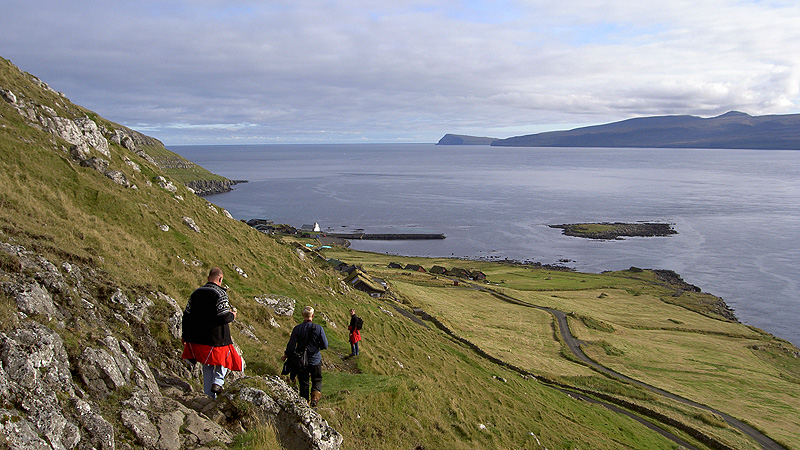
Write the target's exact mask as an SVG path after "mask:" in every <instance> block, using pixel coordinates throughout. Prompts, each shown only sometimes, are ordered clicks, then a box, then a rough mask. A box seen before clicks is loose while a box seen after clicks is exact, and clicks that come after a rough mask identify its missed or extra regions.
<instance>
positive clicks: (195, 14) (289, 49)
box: [0, 0, 800, 145]
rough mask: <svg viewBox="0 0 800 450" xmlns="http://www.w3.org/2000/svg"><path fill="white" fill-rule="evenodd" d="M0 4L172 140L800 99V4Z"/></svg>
mask: <svg viewBox="0 0 800 450" xmlns="http://www.w3.org/2000/svg"><path fill="white" fill-rule="evenodd" d="M3 4H4V6H3V14H1V15H0V56H2V57H4V58H7V59H10V60H11V61H12V62H13V63H14V64H16V65H17V66H19V67H20V68H21V69H22V70H25V71H27V72H30V73H32V74H34V75H37V76H38V77H40V78H41V79H42V80H43V81H45V82H47V83H48V84H50V86H51V87H53V88H54V89H56V90H58V91H61V92H64V93H65V94H66V95H67V97H69V98H70V99H71V100H72V101H73V102H75V103H77V104H80V105H82V106H84V107H86V108H89V109H91V110H93V111H95V112H97V113H98V114H100V115H101V116H103V117H105V118H107V119H110V120H113V121H115V122H118V123H121V124H123V125H126V126H129V127H131V128H134V129H136V130H139V131H142V132H144V133H146V134H149V135H151V136H154V137H156V138H158V139H161V140H162V141H164V142H165V143H167V144H172V145H175V144H235V143H295V142H296V143H312V142H320V143H325V142H436V141H437V140H438V139H439V138H440V137H441V136H442V135H444V134H445V133H457V134H470V135H479V136H493V137H509V136H515V135H522V134H530V133H535V132H540V131H548V130H557V129H568V128H574V127H577V126H581V125H591V124H598V123H606V122H611V121H615V120H622V119H627V118H630V117H638V116H650V115H665V114H692V115H698V116H704V117H707V116H713V115H718V114H722V113H724V112H726V111H729V110H740V111H744V112H747V113H749V114H753V115H758V114H788V113H797V112H800V26H798V24H800V5H799V4H798V3H797V2H795V1H744V0H736V1H734V0H703V1H700V2H698V1H697V0H691V1H688V0H687V1H684V0H676V1H663V0H662V1H658V2H655V1H648V0H642V1H638V2H631V1H629V0H611V1H601V2H598V1H597V0H594V1H590V0H568V1H565V2H552V1H549V0H548V1H544V0H530V1H499V2H489V1H477V0H473V1H455V0H452V1H448V0H442V1H410V2H404V1H400V0H393V1H388V0H375V1H371V2H363V1H347V0H339V1H335V2H334V1H324V0H319V1H303V0H294V1H282V0H272V1H270V2H269V3H268V4H265V2H260V1H247V0H232V1H215V0H195V1H188V0H187V1H168V0H166V1H164V0H162V1H149V0H140V1H115V0H103V1H98V0H81V1H73V0H41V1H36V2H31V1H30V0H22V1H20V0H5V1H4V2H3Z"/></svg>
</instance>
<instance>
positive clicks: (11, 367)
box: [0, 321, 80, 449]
mask: <svg viewBox="0 0 800 450" xmlns="http://www.w3.org/2000/svg"><path fill="white" fill-rule="evenodd" d="M0 362H2V364H0V398H2V399H3V400H4V401H3V404H4V405H14V407H15V408H16V411H13V412H12V413H11V414H10V415H7V416H8V417H10V418H11V419H13V420H9V421H7V423H4V424H2V429H3V431H2V433H3V434H5V435H6V436H7V437H8V436H9V435H10V434H11V435H13V436H12V437H11V438H10V439H9V441H10V442H11V446H12V448H16V447H19V448H37V447H38V446H39V445H40V444H39V440H41V439H43V440H44V441H46V442H49V443H50V445H51V446H52V448H54V449H66V448H74V447H75V445H77V443H78V442H79V440H80V433H79V431H78V428H77V426H75V425H74V424H73V423H71V422H69V421H68V419H67V418H66V417H64V415H63V408H62V407H61V405H60V404H59V402H58V399H57V398H56V395H55V394H56V393H57V392H58V393H64V394H66V395H74V393H75V391H74V388H73V386H72V383H71V374H70V371H69V363H68V359H67V354H66V351H65V350H64V346H63V341H62V340H61V338H60V337H59V336H58V334H56V333H55V332H53V331H52V330H50V329H49V328H47V327H45V326H43V325H40V324H38V323H36V322H31V321H26V322H25V323H23V324H22V326H20V327H19V328H17V329H14V330H12V331H10V332H9V333H8V334H0ZM4 408H7V407H6V406H4ZM47 448H51V447H47Z"/></svg>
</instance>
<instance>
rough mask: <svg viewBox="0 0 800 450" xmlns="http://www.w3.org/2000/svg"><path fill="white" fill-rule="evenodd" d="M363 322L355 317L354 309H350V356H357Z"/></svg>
mask: <svg viewBox="0 0 800 450" xmlns="http://www.w3.org/2000/svg"><path fill="white" fill-rule="evenodd" d="M362 323H363V321H362V320H361V318H360V317H358V316H357V315H356V310H355V309H352V308H351V309H350V325H349V326H348V327H347V329H348V330H350V356H358V342H359V341H360V340H361V324H362Z"/></svg>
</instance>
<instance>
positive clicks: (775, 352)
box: [327, 249, 800, 448]
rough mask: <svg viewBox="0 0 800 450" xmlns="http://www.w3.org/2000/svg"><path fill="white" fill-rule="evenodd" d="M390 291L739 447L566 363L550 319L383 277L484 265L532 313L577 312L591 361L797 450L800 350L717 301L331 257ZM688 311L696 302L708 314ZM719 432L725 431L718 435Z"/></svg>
mask: <svg viewBox="0 0 800 450" xmlns="http://www.w3.org/2000/svg"><path fill="white" fill-rule="evenodd" d="M327 254H328V255H330V256H331V257H334V258H337V259H340V260H342V261H358V262H359V263H360V264H362V265H364V267H365V268H366V269H367V270H368V271H370V272H371V273H375V274H377V275H379V276H382V277H385V278H387V279H388V280H390V282H391V283H392V288H393V290H394V291H395V292H397V293H398V295H399V296H400V297H401V298H402V299H403V300H404V301H407V302H410V303H411V304H412V305H414V306H415V307H422V308H423V309H425V311H426V312H429V313H430V314H432V315H435V316H436V317H437V318H439V319H440V320H442V321H443V322H445V323H446V324H447V325H448V326H449V327H451V328H452V329H454V330H456V332H457V333H458V334H459V335H461V336H462V337H465V338H467V339H469V340H470V341H472V342H474V343H476V344H478V345H479V346H480V347H481V348H483V349H484V350H486V351H487V352H488V353H490V354H492V355H493V356H496V357H499V358H501V359H503V360H505V361H508V362H511V363H513V364H515V365H517V366H520V367H522V368H524V369H526V370H530V371H531V372H533V373H536V374H540V375H543V376H546V377H549V378H553V379H557V380H560V381H562V382H566V383H568V384H572V385H575V386H582V387H590V388H597V389H599V390H601V391H604V392H609V393H617V394H619V395H621V396H623V397H629V398H633V399H636V401H637V402H639V403H641V404H647V405H651V406H653V407H654V408H655V409H656V410H659V411H662V412H664V413H666V414H668V415H670V416H673V417H682V420H686V421H688V422H691V423H693V424H694V425H695V426H698V427H701V428H703V429H704V430H705V431H706V432H707V433H708V434H709V435H712V436H716V437H717V438H719V439H721V440H723V441H725V442H729V443H730V442H736V445H734V447H737V448H746V446H747V445H749V444H748V443H745V442H744V441H739V439H740V437H739V436H738V433H736V432H734V431H733V430H731V429H729V428H727V426H724V423H722V424H721V423H719V421H718V420H716V419H714V418H712V417H710V416H709V414H707V413H703V412H700V411H696V410H693V408H688V407H685V406H682V405H680V404H676V403H675V402H672V401H667V400H664V399H661V398H657V397H655V396H653V395H652V394H649V393H646V392H642V391H641V390H640V389H637V388H633V387H631V386H627V385H622V384H621V383H617V382H610V381H609V380H608V379H607V378H606V377H604V376H601V375H598V374H596V373H594V372H592V371H591V370H589V369H588V368H586V367H584V366H582V365H578V364H575V363H573V362H571V361H569V360H567V359H564V358H563V356H562V353H563V352H562V350H561V346H560V345H559V344H558V342H556V340H555V337H554V336H553V328H552V327H553V325H552V322H553V321H552V318H550V317H549V315H548V314H546V313H544V312H542V311H539V310H535V309H531V308H525V307H520V306H518V305H513V304H509V303H507V302H503V301H501V300H498V299H497V298H495V297H494V296H492V295H489V294H487V293H485V292H478V291H475V290H470V289H468V288H465V287H464V286H463V283H461V286H460V287H455V286H453V285H452V282H450V281H449V280H447V279H446V278H444V277H441V276H439V277H436V276H431V275H426V274H416V273H413V274H412V273H409V272H407V271H402V270H396V269H387V268H386V265H387V264H388V263H389V262H391V261H395V262H400V263H402V264H406V263H409V262H410V263H414V264H421V265H423V266H424V267H428V268H429V267H431V266H432V265H434V264H437V265H443V266H445V267H448V268H449V267H455V266H458V267H464V268H469V269H476V268H479V269H481V270H482V271H484V272H485V273H486V274H487V276H488V280H489V281H490V282H492V284H491V285H490V286H491V288H492V289H494V290H498V291H502V292H504V293H506V294H508V295H510V296H512V297H514V298H517V299H519V300H523V301H525V302H529V303H532V304H535V305H539V306H544V307H550V308H555V309H559V310H562V311H564V312H568V313H573V314H572V316H573V317H571V318H570V329H571V331H572V333H573V334H574V335H575V336H576V337H577V338H579V339H580V340H582V341H583V342H584V345H583V348H584V351H585V352H586V353H587V354H588V355H589V356H590V357H592V358H593V359H594V360H596V361H598V362H600V363H602V364H604V365H606V366H608V367H611V368H613V369H615V370H616V371H618V372H621V373H624V374H627V375H629V376H632V377H634V378H636V379H639V380H641V381H644V382H646V383H648V384H651V385H654V386H657V387H660V388H662V389H665V390H668V391H671V392H673V393H677V394H679V395H682V396H684V397H687V398H690V399H693V400H695V401H698V402H700V403H703V404H706V405H709V406H712V407H714V408H716V409H719V410H721V411H724V412H726V413H728V414H730V415H733V416H734V417H737V418H740V419H742V420H744V421H746V422H748V423H750V424H752V425H754V426H756V427H757V428H759V429H761V430H762V431H764V432H766V433H767V434H768V435H769V436H771V437H773V439H776V440H778V441H779V442H781V443H782V444H783V445H785V446H787V447H788V448H800V447H798V446H797V444H796V443H797V442H800V413H799V412H798V411H800V409H798V407H800V361H799V359H798V358H797V348H796V347H794V346H792V345H791V344H789V343H788V342H786V341H783V340H781V339H778V338H775V337H773V336H771V335H769V334H767V333H764V332H762V331H761V330H758V329H754V328H752V327H748V326H744V325H742V324H739V323H734V322H729V321H726V320H724V319H723V318H720V317H714V314H713V313H712V312H710V311H708V310H707V309H706V308H705V305H708V304H710V303H713V301H712V300H711V299H710V297H712V296H710V295H707V294H700V293H694V292H685V293H683V294H682V295H681V296H680V297H686V298H675V297H673V294H674V291H673V290H671V289H670V288H669V287H668V286H664V285H662V284H660V283H657V282H655V277H654V276H653V275H652V273H651V272H648V271H644V272H638V271H622V272H616V273H605V274H582V273H572V272H559V271H551V270H547V269H535V268H527V267H519V266H512V265H505V264H496V263H483V262H474V261H461V260H445V259H435V260H433V259H432V260H429V261H425V260H421V259H419V258H399V257H397V256H388V255H379V254H372V253H362V252H351V251H346V250H339V249H337V250H335V251H329V252H328V253H327ZM681 304H685V305H692V307H694V308H696V309H698V311H700V312H702V314H698V312H696V311H692V310H690V309H688V308H687V307H685V306H681ZM718 425H723V426H718Z"/></svg>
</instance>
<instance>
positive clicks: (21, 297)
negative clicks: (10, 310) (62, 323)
mask: <svg viewBox="0 0 800 450" xmlns="http://www.w3.org/2000/svg"><path fill="white" fill-rule="evenodd" d="M3 290H5V291H6V292H9V293H11V294H12V295H13V297H14V301H15V302H16V304H17V308H19V310H20V311H22V312H24V313H25V314H28V315H42V316H44V317H47V318H48V319H53V318H55V319H59V320H60V319H63V318H64V316H63V314H61V312H60V311H59V310H58V308H56V305H55V303H53V297H52V296H51V295H50V292H48V291H47V289H45V288H43V287H42V285H41V284H39V283H38V282H36V281H34V280H31V281H28V282H25V283H20V284H8V283H5V284H4V288H3Z"/></svg>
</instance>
